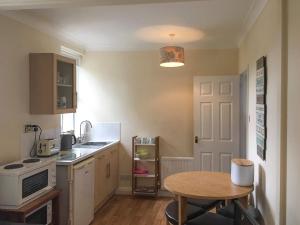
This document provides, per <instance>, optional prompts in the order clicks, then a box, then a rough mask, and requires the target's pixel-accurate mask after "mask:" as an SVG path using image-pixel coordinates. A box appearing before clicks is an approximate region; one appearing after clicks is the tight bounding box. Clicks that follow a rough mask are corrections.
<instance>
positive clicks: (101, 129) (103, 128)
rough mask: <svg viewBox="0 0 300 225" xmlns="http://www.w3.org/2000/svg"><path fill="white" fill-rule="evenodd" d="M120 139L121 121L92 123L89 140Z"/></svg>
mask: <svg viewBox="0 0 300 225" xmlns="http://www.w3.org/2000/svg"><path fill="white" fill-rule="evenodd" d="M120 139H121V123H93V128H92V129H91V131H90V140H91V141H115V140H120Z"/></svg>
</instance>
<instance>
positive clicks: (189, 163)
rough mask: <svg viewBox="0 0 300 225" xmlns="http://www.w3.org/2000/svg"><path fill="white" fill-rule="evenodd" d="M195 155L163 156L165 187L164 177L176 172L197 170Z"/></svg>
mask: <svg viewBox="0 0 300 225" xmlns="http://www.w3.org/2000/svg"><path fill="white" fill-rule="evenodd" d="M196 168H197V165H195V160H194V158H193V157H162V158H161V181H162V186H161V188H162V189H165V188H164V179H165V178H166V177H167V176H170V175H172V174H174V173H179V172H185V171H193V170H196Z"/></svg>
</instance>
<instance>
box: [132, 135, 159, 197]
mask: <svg viewBox="0 0 300 225" xmlns="http://www.w3.org/2000/svg"><path fill="white" fill-rule="evenodd" d="M140 152H143V153H144V155H143V156H142V157H141V156H140ZM138 168H144V169H146V170H147V172H145V173H142V174H141V173H136V169H138ZM160 185H161V181H160V158H159V137H155V138H154V143H149V144H143V143H140V142H139V141H138V137H137V136H135V137H133V138H132V195H145V196H157V193H158V190H159V189H160Z"/></svg>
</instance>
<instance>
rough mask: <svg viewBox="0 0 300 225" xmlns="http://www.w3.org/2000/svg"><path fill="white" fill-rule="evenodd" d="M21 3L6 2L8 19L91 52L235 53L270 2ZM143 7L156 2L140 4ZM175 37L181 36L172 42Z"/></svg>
mask: <svg viewBox="0 0 300 225" xmlns="http://www.w3.org/2000/svg"><path fill="white" fill-rule="evenodd" d="M4 2H5V1H4ZM6 2H8V1H6ZM11 2H13V1H11ZM15 2H16V4H11V5H9V4H6V5H4V4H3V1H2V2H1V1H0V8H1V7H2V8H3V9H10V11H6V12H5V13H4V14H5V15H7V16H10V17H13V18H15V19H17V20H19V21H21V22H23V23H26V24H28V25H31V26H34V27H36V28H37V29H40V30H42V31H44V32H47V33H49V34H51V35H54V36H56V37H58V38H61V39H63V40H65V41H69V42H72V43H74V44H77V45H79V46H81V47H83V48H84V49H85V50H87V51H103V50H107V51H110V50H122V51H123V50H125V51H126V50H149V49H158V48H159V47H162V46H163V45H165V44H180V45H181V46H183V47H186V48H214V49H215V48H235V47H237V46H238V43H239V41H240V40H241V38H242V37H243V35H244V34H245V32H246V31H247V30H248V29H249V27H250V26H251V24H252V23H253V22H254V20H255V19H256V17H257V16H258V15H259V13H260V12H261V10H262V8H263V7H264V5H265V3H266V0H201V1H181V2H178V1H176V0H175V1H174V0H173V1H172V0H154V1H153V0H152V1H149V0H148V1H146V0H144V1H141V0H127V1H120V0H111V1H108V0H102V1H101V0H86V1H85V3H86V5H84V4H83V2H82V0H73V1H72V0H61V1H57V0H56V1H52V0H51V1H49V0H48V1H46V2H48V3H47V4H41V1H37V0H36V1H34V0H31V1H29V0H28V1H24V2H25V3H26V4H23V5H17V3H18V2H19V1H15ZM43 2H44V3H45V1H43ZM55 2H60V3H61V5H60V4H53V3H55ZM121 2H122V3H126V4H122V5H120V3H121ZM141 2H143V3H145V2H155V3H151V4H149V3H146V4H136V3H141ZM157 2H160V3H157ZM161 2H163V3H161ZM29 3H31V4H29ZM34 3H35V4H34ZM62 3H63V4H62ZM70 3H73V4H72V5H70ZM130 3H135V4H130ZM91 4H92V5H91ZM111 4H113V5H111ZM71 6H72V7H71ZM24 8H26V9H24ZM15 9H18V10H15ZM19 9H22V10H19ZM170 33H174V34H175V35H176V36H175V37H174V38H173V39H172V40H171V39H170V38H169V34H170Z"/></svg>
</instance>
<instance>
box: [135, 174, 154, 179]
mask: <svg viewBox="0 0 300 225" xmlns="http://www.w3.org/2000/svg"><path fill="white" fill-rule="evenodd" d="M133 176H134V177H144V178H155V174H133Z"/></svg>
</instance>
